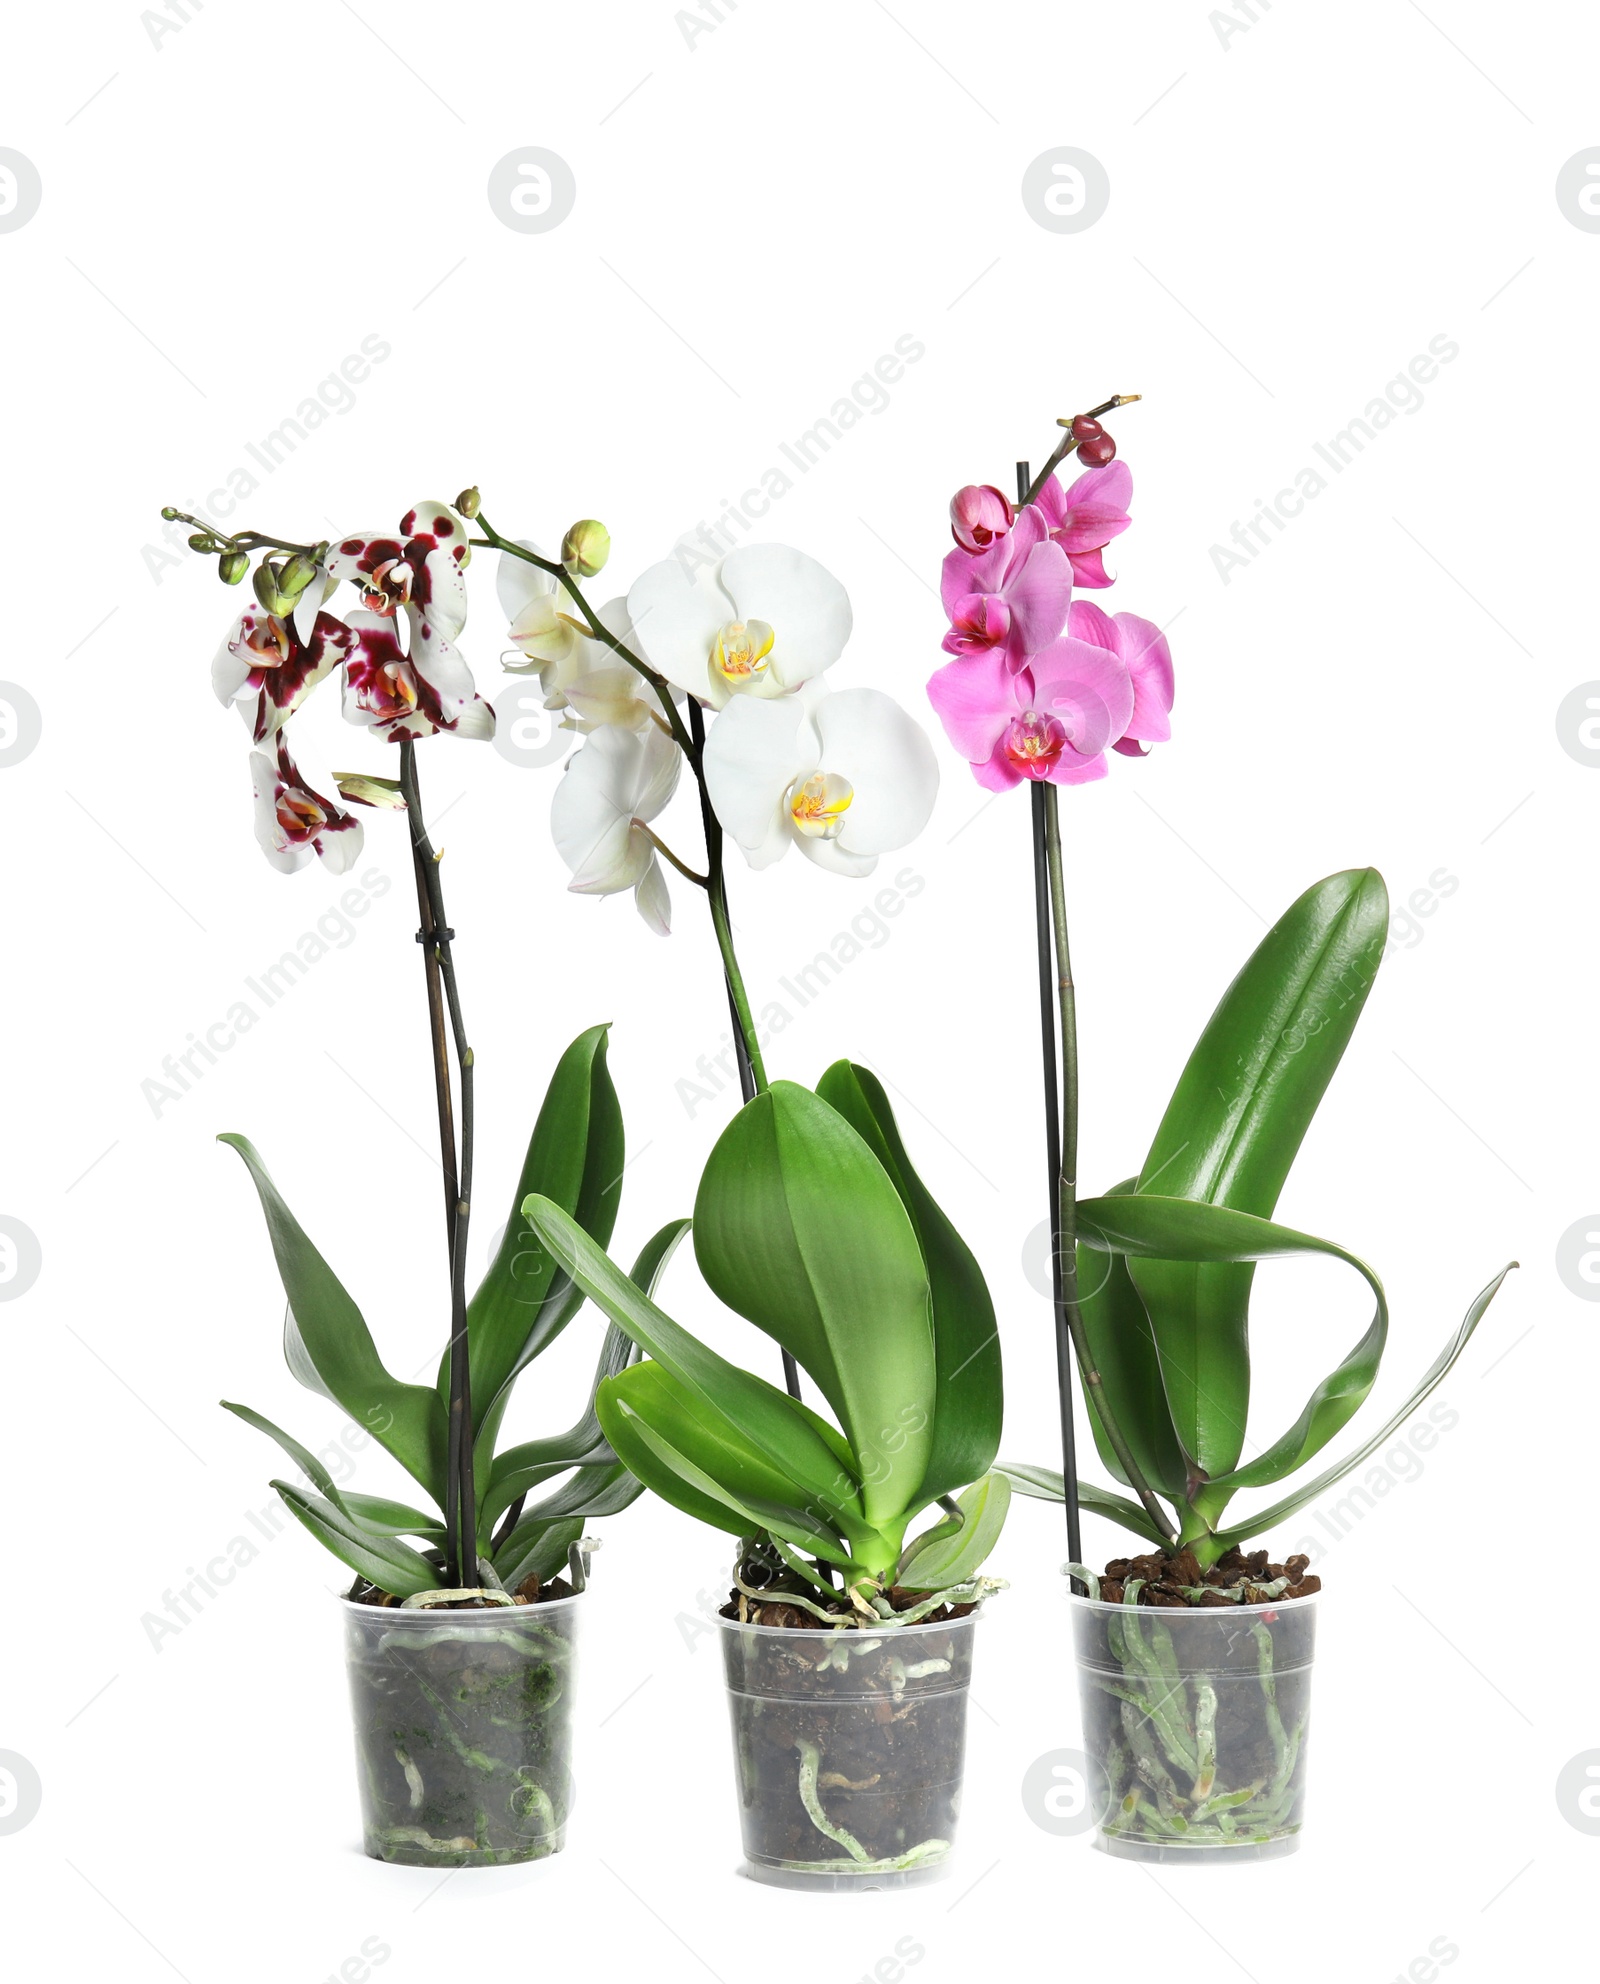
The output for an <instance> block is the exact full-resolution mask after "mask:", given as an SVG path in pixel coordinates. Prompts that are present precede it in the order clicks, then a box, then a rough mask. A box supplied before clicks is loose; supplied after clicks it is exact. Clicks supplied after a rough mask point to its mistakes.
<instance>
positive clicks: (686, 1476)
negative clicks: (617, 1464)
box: [600, 1364, 851, 1564]
mask: <svg viewBox="0 0 1600 1984" xmlns="http://www.w3.org/2000/svg"><path fill="white" fill-rule="evenodd" d="M650 1368H651V1367H650V1366H649V1365H648V1364H641V1365H636V1366H635V1367H634V1369H633V1370H631V1371H627V1372H624V1374H623V1376H622V1377H621V1378H612V1379H610V1380H608V1381H607V1383H606V1384H605V1385H603V1386H602V1387H601V1392H600V1420H601V1424H602V1425H603V1426H604V1427H605V1429H606V1437H607V1438H608V1439H609V1440H610V1442H611V1445H612V1447H613V1448H614V1449H615V1451H616V1452H617V1453H618V1455H620V1457H621V1458H622V1459H623V1460H624V1461H625V1462H626V1464H627V1465H628V1467H629V1468H630V1469H631V1470H632V1472H633V1473H634V1474H635V1475H637V1476H638V1478H639V1480H640V1481H642V1482H643V1483H644V1485H645V1486H646V1487H647V1488H649V1489H650V1490H651V1491H652V1492H653V1493H654V1494H656V1495H659V1496H660V1498H661V1500H662V1501H664V1502H669V1503H671V1505H672V1506H673V1507H674V1508H676V1509H681V1510H682V1511H683V1512H684V1514H685V1515H691V1516H694V1517H696V1518H697V1519H698V1520H699V1521H701V1522H705V1523H710V1524H711V1525H712V1527H713V1528H716V1529H725V1530H728V1531H730V1532H731V1533H732V1534H733V1535H735V1536H748V1535H750V1534H751V1533H752V1532H753V1531H755V1530H768V1531H770V1532H771V1534H772V1535H774V1536H776V1537H779V1538H781V1539H782V1540H783V1541H784V1542H785V1543H789V1544H792V1545H793V1546H794V1547H795V1548H796V1549H798V1550H804V1551H808V1552H809V1553H810V1554H811V1555H812V1556H813V1557H820V1558H824V1559H826V1560H827V1561H828V1562H829V1563H833V1564H848V1563H849V1562H850V1561H851V1560H850V1553H849V1551H848V1550H846V1549H843V1548H841V1546H840V1544H839V1542H838V1540H837V1538H836V1537H835V1536H834V1535H833V1534H832V1532H831V1531H830V1530H829V1529H828V1527H827V1525H826V1523H825V1522H823V1521H822V1520H820V1519H819V1518H818V1517H816V1516H814V1515H812V1514H811V1513H810V1511H809V1510H807V1509H805V1508H801V1507H799V1506H797V1505H789V1504H787V1503H784V1502H781V1501H769V1500H767V1499H766V1498H765V1497H751V1498H750V1499H749V1500H746V1499H745V1498H744V1497H742V1496H740V1495H737V1494H736V1493H734V1491H733V1490H732V1489H731V1488H729V1487H728V1486H727V1484H726V1483H724V1482H722V1481H720V1480H718V1479H717V1478H716V1477H715V1476H714V1475H712V1474H710V1473H708V1472H707V1471H706V1470H705V1469H704V1468H703V1467H701V1466H700V1465H699V1463H698V1461H697V1460H696V1459H695V1458H694V1457H693V1456H691V1455H689V1454H686V1453H684V1452H682V1451H681V1450H680V1449H679V1448H677V1447H675V1446H674V1445H673V1444H672V1442H671V1441H670V1440H669V1439H667V1438H666V1437H665V1436H664V1435H663V1434H661V1433H659V1432H657V1431H656V1429H655V1427H654V1426H652V1425H651V1424H650V1423H649V1421H648V1420H647V1419H646V1418H645V1417H644V1416H643V1414H642V1413H640V1412H637V1411H635V1410H634V1407H633V1405H632V1404H631V1403H630V1400H629V1398H628V1397H627V1396H624V1388H628V1389H631V1388H632V1386H633V1385H635V1384H636V1383H637V1379H638V1374H639V1372H641V1371H648V1370H649V1369H650ZM650 1403H651V1404H652V1405H653V1404H654V1403H655V1401H654V1400H652V1401H650ZM702 1451H705V1449H704V1448H702ZM716 1457H718V1456H713V1458H716Z"/></svg>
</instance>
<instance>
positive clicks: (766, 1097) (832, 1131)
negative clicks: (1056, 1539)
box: [652, 1082, 937, 1527]
mask: <svg viewBox="0 0 1600 1984" xmlns="http://www.w3.org/2000/svg"><path fill="white" fill-rule="evenodd" d="M694 1243H695V1258H696V1259H697V1260H698V1262H699V1264H700V1271H701V1273H702V1274H703V1275H704V1276H705V1278H706V1281H707V1283H708V1284H709V1285H710V1287H711V1289H712V1291H713V1292H714V1293H715V1294H716V1295H718V1296H720V1298H721V1299H722V1300H723V1301H724V1302H726V1303H727V1305H728V1307H729V1308H730V1309H734V1310H737V1311H738V1313H739V1314H740V1315H741V1316H744V1317H746V1318H747V1319H748V1320H749V1321H750V1322H752V1323H754V1324H755V1325H756V1327H757V1328H758V1329H762V1330H765V1331H766V1333H767V1334H768V1335H769V1336H771V1337H775V1338H776V1339H777V1341H778V1342H779V1343H781V1344H782V1345H783V1346H784V1348H785V1349H786V1350H789V1351H791V1352H792V1353H793V1354H794V1356H795V1357H796V1359H797V1360H798V1361H799V1363H800V1364H801V1366H802V1367H803V1368H804V1369H805V1370H806V1372H807V1373H808V1374H809V1375H810V1376H811V1378H812V1379H813V1380H814V1381H815V1383H816V1384H817V1386H818V1387H819V1389H820V1390H821V1392H822V1395H823V1397H824V1398H825V1399H826V1400H827V1401H828V1403H829V1405H831V1406H832V1407H833V1410H834V1412H835V1414H836V1415H837V1417H838V1421H839V1424H840V1426H841V1427H842V1428H843V1429H844V1434H845V1438H846V1439H847V1440H848V1441H849V1443H850V1447H851V1450H852V1452H853V1453H854V1454H855V1455H856V1457H857V1459H858V1461H859V1463H860V1469H861V1481H862V1496H863V1503H864V1507H865V1511H866V1515H867V1519H868V1521H869V1522H871V1523H873V1524H875V1525H880V1526H885V1527H887V1526H888V1525H889V1524H891V1523H893V1522H894V1521H895V1519H896V1518H900V1517H903V1516H904V1515H905V1513H906V1512H907V1511H908V1510H909V1509H911V1508H912V1507H913V1505H914V1504H915V1501H916V1496H917V1492H918V1490H919V1488H920V1487H921V1485H922V1481H923V1477H924V1475H925V1474H926V1471H927V1465H928V1459H929V1455H930V1453H931V1452H932V1446H933V1415H934V1405H935V1391H936V1383H937V1367H936V1363H935V1357H934V1342H933V1321H932V1302H931V1296H930V1292H929V1287H928V1276H927V1273H926V1271H925V1270H924V1267H923V1263H922V1249H921V1247H920V1246H919V1244H918V1241H917V1235H916V1232H915V1229H914V1228H913V1227H912V1224H911V1220H910V1218H909V1216H908V1215H907V1213H906V1209H905V1207H904V1205H903V1204H902V1203H901V1200H900V1195H899V1193H898V1192H896V1190H895V1188H894V1186H893V1184H892V1183H891V1182H890V1180H889V1176H888V1174H887V1172H886V1171H885V1170H884V1168H883V1166H882V1165H881V1164H880V1163H879V1162H878V1160H877V1158H875V1157H874V1156H873V1154H872V1152H871V1150H869V1149H868V1147H867V1145H866V1144H865V1143H863V1141H862V1140H861V1138H860V1137H859V1136H858V1135H857V1134H856V1132H855V1131H854V1130H853V1129H852V1128H851V1127H850V1125H849V1123H847V1122H846V1121H845V1119H844V1118H843V1117H842V1116H841V1115H840V1114H839V1112H838V1111H837V1110H836V1109H833V1108H831V1107H830V1106H829V1105H828V1104H827V1103H826V1102H824V1101H823V1100H822V1098H821V1097H820V1096H817V1095H813V1094H812V1092H811V1091H810V1090H809V1089H805V1088H800V1087H799V1086H797V1085H796V1084H795V1083H793V1082H775V1083H774V1084H773V1086H772V1087H771V1088H770V1089H767V1090H766V1091H764V1093H762V1094H761V1095H758V1096H756V1098H755V1099H754V1100H753V1101H751V1102H748V1103H746V1104H745V1106H744V1108H743V1109H741V1110H740V1111H739V1113H738V1115H736V1116H735V1117H734V1119H733V1121H732V1122H731V1123H730V1124H729V1125H728V1127H727V1128H726V1129H725V1130H724V1131H723V1133H722V1135H721V1136H720V1137H719V1138H718V1139H717V1143H716V1146H715V1148H714V1149H713V1151H712V1153H711V1156H710V1158H709V1160H708V1161H707V1164H706V1168H705V1171H704V1174H703V1175H702V1177H701V1180H700V1190H699V1194H698V1196H697V1197H696V1200H695V1214H694ZM652 1354H654V1353H652Z"/></svg>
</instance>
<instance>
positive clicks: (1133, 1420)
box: [1078, 1179, 1188, 1502]
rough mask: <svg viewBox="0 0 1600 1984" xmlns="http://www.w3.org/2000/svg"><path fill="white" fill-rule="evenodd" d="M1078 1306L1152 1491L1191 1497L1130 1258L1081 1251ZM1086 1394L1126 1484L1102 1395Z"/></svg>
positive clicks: (1120, 1190) (1106, 1455) (1109, 1464)
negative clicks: (1110, 1436) (1106, 1424)
mask: <svg viewBox="0 0 1600 1984" xmlns="http://www.w3.org/2000/svg"><path fill="white" fill-rule="evenodd" d="M1132 1190H1133V1180H1132V1179H1129V1180H1128V1181H1127V1182H1126V1183H1125V1184H1121V1185H1118V1186H1116V1187H1115V1188H1114V1190H1113V1191H1112V1193H1111V1194H1110V1196H1111V1197H1113V1198H1116V1197H1120V1196H1122V1195H1124V1194H1126V1193H1128V1192H1131V1191H1132ZM1078 1303H1079V1307H1080V1309H1081V1310H1082V1313H1083V1323H1084V1329H1085V1331H1086V1333H1087V1335H1088V1338H1089V1353H1090V1356H1091V1357H1092V1359H1093V1361H1094V1368H1095V1369H1096V1370H1098V1371H1099V1373H1100V1377H1101V1380H1102V1382H1103V1384H1104V1386H1105V1390H1106V1396H1107V1397H1108V1399H1109V1400H1110V1401H1111V1404H1112V1409H1113V1410H1114V1411H1115V1413H1116V1417H1117V1424H1118V1425H1119V1427H1120V1428H1121V1429H1122V1432H1123V1434H1124V1436H1125V1437H1126V1439H1127V1441H1128V1444H1129V1446H1130V1447H1131V1448H1132V1449H1133V1457H1134V1459H1135V1460H1136V1461H1137V1462H1138V1464H1139V1467H1140V1470H1141V1472H1142V1473H1143V1475H1144V1478H1145V1480H1146V1481H1148V1482H1149V1483H1150V1485H1151V1487H1153V1488H1155V1489H1158V1490H1159V1491H1160V1493H1161V1494H1163V1495H1165V1496H1166V1497H1167V1498H1168V1500H1169V1501H1172V1502H1176V1501H1178V1500H1179V1499H1180V1498H1181V1497H1182V1496H1183V1495H1184V1494H1185V1492H1186V1490H1187V1484H1188V1468H1187V1465H1186V1463H1185V1460H1184V1454H1183V1449H1182V1447H1181V1446H1180V1445H1179V1444H1178V1436H1177V1434H1176V1433H1175V1432H1174V1431H1173V1429H1172V1414H1171V1412H1170V1411H1169V1409H1168V1406H1167V1393H1166V1386H1165V1384H1164V1383H1163V1380H1162V1376H1161V1358H1160V1356H1159V1354H1158V1353H1157V1350H1156V1340H1155V1332H1154V1330H1152V1328H1151V1326H1150V1318H1149V1316H1148V1315H1147V1314H1146V1312H1145V1306H1144V1298H1143V1297H1142V1296H1141V1295H1140V1293H1139V1291H1138V1289H1137V1288H1136V1287H1135V1286H1134V1283H1133V1277H1132V1276H1131V1275H1130V1274H1129V1272H1128V1263H1127V1261H1126V1259H1125V1258H1124V1257H1123V1256H1122V1255H1120V1254H1105V1253H1097V1252H1095V1251H1094V1250H1093V1249H1091V1248H1089V1247H1086V1246H1083V1245H1080V1246H1079V1248H1078ZM1082 1389H1083V1395H1084V1398H1085V1400H1086V1402H1087V1404H1088V1408H1089V1429H1090V1431H1091V1432H1092V1433H1093V1434H1094V1441H1095V1446H1096V1447H1097V1448H1098V1449H1099V1453H1100V1458H1101V1460H1102V1462H1104V1464H1105V1467H1106V1469H1107V1471H1108V1472H1109V1473H1111V1474H1112V1475H1114V1476H1115V1477H1116V1479H1117V1480H1118V1481H1121V1482H1124V1483H1126V1481H1127V1476H1126V1475H1125V1474H1124V1473H1123V1470H1122V1463H1121V1462H1120V1461H1119V1460H1118V1459H1117V1456H1116V1453H1115V1452H1114V1451H1113V1449H1112V1446H1111V1442H1110V1441H1109V1440H1108V1439H1107V1438H1106V1435H1105V1429H1104V1427H1103V1426H1102V1425H1101V1423H1100V1414H1099V1411H1098V1400H1097V1398H1096V1395H1095V1390H1094V1388H1093V1387H1091V1386H1089V1385H1085V1386H1084V1387H1083V1388H1082Z"/></svg>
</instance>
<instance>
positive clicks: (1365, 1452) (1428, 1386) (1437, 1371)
mask: <svg viewBox="0 0 1600 1984" xmlns="http://www.w3.org/2000/svg"><path fill="white" fill-rule="evenodd" d="M1516 1265H1517V1263H1516V1262H1515V1261H1512V1262H1510V1263H1508V1265H1507V1266H1505V1267H1503V1268H1502V1269H1501V1270H1500V1272H1499V1273H1498V1274H1497V1275H1496V1276H1495V1278H1494V1280H1493V1281H1491V1282H1490V1283H1489V1285H1488V1286H1487V1287H1486V1288H1484V1289H1481V1290H1480V1291H1479V1293H1478V1294H1477V1295H1476V1296H1474V1297H1473V1300H1472V1304H1471V1307H1470V1308H1469V1309H1468V1310H1467V1313H1466V1315H1465V1317H1463V1319H1462V1322H1461V1325H1460V1327H1459V1328H1458V1329H1457V1331H1456V1333H1455V1335H1454V1336H1453V1337H1451V1339H1450V1341H1449V1342H1448V1343H1447V1344H1446V1345H1445V1347H1444V1349H1443V1350H1441V1351H1440V1353H1439V1355H1438V1356H1437V1357H1436V1358H1435V1359H1434V1360H1433V1362H1432V1363H1431V1364H1430V1365H1429V1366H1428V1368H1427V1370H1426V1371H1425V1372H1424V1373H1423V1375H1422V1378H1421V1380H1420V1382H1419V1383H1418V1384H1417V1386H1416V1387H1415V1389H1414V1390H1413V1391H1412V1393H1411V1395H1410V1397H1409V1398H1407V1400H1406V1402H1405V1403H1404V1405H1402V1406H1401V1407H1400V1410H1399V1411H1398V1412H1396V1413H1395V1414H1394V1416H1393V1417H1392V1418H1391V1419H1389V1420H1387V1421H1385V1423H1384V1424H1383V1425H1382V1426H1381V1427H1380V1428H1379V1430H1378V1431H1377V1432H1376V1433H1374V1434H1373V1436H1372V1438H1371V1439H1370V1440H1367V1441H1366V1442H1364V1443H1363V1444H1362V1445H1361V1446H1359V1447H1357V1449H1356V1450H1355V1452H1354V1453H1353V1454H1349V1455H1347V1456H1346V1457H1345V1458H1344V1459H1343V1460H1341V1461H1336V1462H1335V1463H1334V1465H1333V1466H1332V1467H1330V1468H1326V1469H1324V1470H1323V1472H1322V1473H1321V1474H1319V1475H1318V1476H1317V1477H1316V1478H1315V1480H1313V1481H1308V1482H1306V1483H1305V1485H1304V1486H1303V1487H1300V1488H1296V1489H1295V1491H1294V1492H1293V1494H1291V1495H1287V1496H1285V1497H1284V1499H1283V1500H1282V1501H1281V1502H1274V1503H1273V1505H1272V1507H1271V1508H1268V1509H1262V1510H1260V1511H1258V1513H1256V1514H1255V1515H1253V1516H1249V1517H1247V1518H1246V1519H1245V1520H1244V1521H1243V1522H1240V1523H1236V1524H1234V1525H1233V1526H1232V1527H1231V1528H1229V1529H1225V1530H1222V1531H1220V1532H1219V1533H1218V1535H1217V1539H1216V1540H1217V1547H1218V1548H1219V1550H1226V1549H1228V1548H1230V1547H1231V1546H1232V1545H1233V1544H1235V1543H1243V1542H1245V1541H1247V1540H1248V1539H1249V1538H1250V1537H1252V1536H1260V1535H1261V1534H1262V1533H1263V1532H1264V1531H1266V1530H1269V1529H1271V1528H1272V1527H1273V1526H1274V1525H1275V1524H1277V1523H1280V1522H1282V1521H1283V1520H1284V1519H1285V1518H1286V1517H1288V1516H1292V1515H1294V1514H1296V1513H1297V1511H1299V1510H1300V1509H1303V1508H1305V1507H1306V1506H1307V1505H1308V1504H1309V1503H1311V1502H1314V1501H1315V1500H1316V1499H1317V1497H1318V1496H1319V1495H1321V1494H1323V1493H1325V1492H1326V1490H1328V1489H1329V1488H1331V1487H1332V1486H1333V1485H1334V1483H1335V1482H1336V1481H1339V1480H1342V1479H1343V1477H1344V1476H1345V1475H1347V1474H1348V1473H1349V1472H1350V1471H1351V1469H1352V1468H1356V1467H1359V1466H1360V1465H1361V1463H1362V1462H1363V1461H1364V1460H1368V1459H1370V1458H1371V1456H1372V1455H1373V1454H1375V1453H1376V1452H1377V1451H1378V1449H1379V1448H1380V1447H1382V1446H1385V1445H1387V1444H1388V1442H1389V1441H1390V1440H1391V1439H1393V1437H1394V1436H1395V1434H1396V1433H1398V1432H1399V1430H1400V1428H1401V1427H1402V1426H1404V1424H1405V1423H1406V1421H1407V1420H1408V1419H1409V1418H1410V1417H1411V1415H1412V1413H1414V1412H1415V1411H1416V1409H1417V1407H1418V1406H1419V1405H1421V1403H1422V1401H1423V1400H1424V1399H1425V1398H1426V1397H1427V1396H1428V1394H1429V1393H1430V1392H1431V1391H1432V1390H1433V1389H1434V1387H1435V1386H1436V1385H1437V1384H1438V1383H1439V1382H1440V1380H1441V1379H1442V1378H1443V1377H1444V1376H1445V1374H1446V1373H1447V1372H1448V1371H1449V1370H1450V1367H1451V1366H1452V1365H1453V1364H1454V1363H1455V1361H1456V1359H1457V1358H1458V1357H1459V1356H1460V1355H1461V1353H1462V1351H1463V1350H1465V1349H1466V1347H1467V1344H1468V1343H1469V1341H1470V1340H1471V1337H1472V1333H1473V1331H1474V1330H1475V1329H1476V1328H1477V1327H1478V1324H1479V1323H1480V1322H1481V1321H1482V1320H1483V1315H1484V1311H1485V1310H1486V1309H1487V1308H1488V1306H1489V1304H1490V1303H1491V1302H1492V1301H1493V1300H1494V1298H1495V1296H1496V1295H1498V1294H1499V1292H1500V1284H1501V1283H1502V1282H1503V1281H1504V1280H1505V1278H1506V1276H1507V1275H1508V1274H1510V1272H1511V1270H1512V1268H1514V1267H1515V1266H1516Z"/></svg>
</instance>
